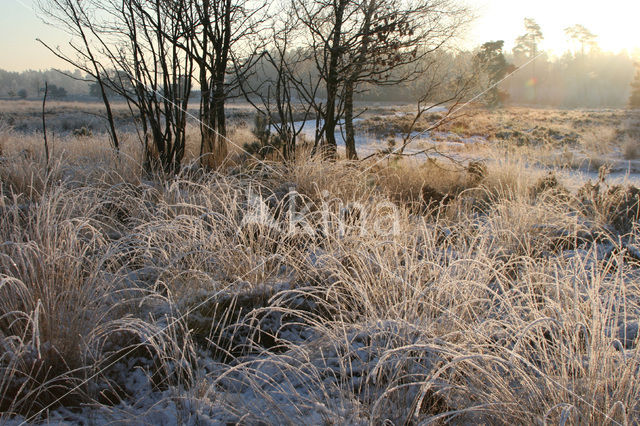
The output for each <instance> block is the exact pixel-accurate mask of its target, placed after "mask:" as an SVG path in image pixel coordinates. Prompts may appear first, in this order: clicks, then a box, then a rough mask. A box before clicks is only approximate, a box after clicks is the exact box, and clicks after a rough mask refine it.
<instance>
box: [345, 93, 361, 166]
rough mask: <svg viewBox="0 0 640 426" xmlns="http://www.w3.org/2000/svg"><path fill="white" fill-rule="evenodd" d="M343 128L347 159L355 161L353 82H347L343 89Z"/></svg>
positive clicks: (356, 156) (356, 154) (356, 155)
mask: <svg viewBox="0 0 640 426" xmlns="http://www.w3.org/2000/svg"><path fill="white" fill-rule="evenodd" d="M344 126H345V132H346V135H345V141H344V143H345V145H346V148H347V159H348V160H357V159H358V153H357V152H356V139H355V130H354V129H353V81H351V80H349V81H347V82H346V83H345V87H344Z"/></svg>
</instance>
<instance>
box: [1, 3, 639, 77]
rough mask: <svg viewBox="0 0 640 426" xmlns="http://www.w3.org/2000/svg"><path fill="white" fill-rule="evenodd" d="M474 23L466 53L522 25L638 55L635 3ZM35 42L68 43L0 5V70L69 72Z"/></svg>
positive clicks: (493, 10)
mask: <svg viewBox="0 0 640 426" xmlns="http://www.w3.org/2000/svg"><path fill="white" fill-rule="evenodd" d="M466 3H467V4H468V5H469V6H471V7H472V8H473V9H474V10H475V14H476V16H477V18H476V19H475V21H474V22H473V23H472V24H471V26H470V28H469V30H468V32H467V34H466V35H465V37H464V41H463V43H464V46H466V47H468V48H472V47H475V46H479V45H480V44H482V43H484V42H485V41H490V40H504V41H505V47H506V49H507V50H510V49H511V48H512V47H513V44H514V40H515V38H516V37H517V36H519V35H521V34H522V33H523V32H524V29H523V20H524V18H525V17H529V18H533V19H535V20H536V22H537V23H538V24H539V25H540V27H541V29H542V32H543V35H544V41H543V42H542V43H541V47H542V48H544V49H546V50H547V51H549V52H550V53H552V54H558V55H559V54H562V53H563V52H564V51H565V50H567V48H568V47H569V45H568V42H567V40H566V36H565V34H564V29H565V28H566V27H568V26H571V25H574V24H582V25H584V26H585V27H586V28H587V29H589V30H590V31H591V32H592V33H594V34H596V35H597V36H598V39H597V41H598V43H599V45H600V47H601V48H602V49H603V50H608V51H614V52H618V51H620V50H622V49H626V50H627V51H628V52H629V53H631V54H635V55H639V54H640V30H638V27H640V1H638V0H607V1H602V0H599V1H592V0H530V1H521V0H475V1H474V0H466ZM36 38H41V39H42V40H44V41H46V42H47V43H49V44H50V45H53V46H57V45H64V44H66V43H67V41H68V36H66V35H65V34H64V33H63V32H62V31H60V30H59V29H57V28H55V27H52V26H49V25H46V24H44V23H43V22H42V20H41V19H40V18H39V17H38V15H37V14H36V12H35V11H34V6H33V0H0V40H1V42H0V69H5V70H10V71H22V70H25V69H48V68H52V67H55V68H62V69H69V68H70V67H69V66H68V65H66V64H65V63H63V62H62V61H61V60H59V59H56V58H55V57H54V56H53V55H52V54H51V53H50V52H49V51H47V50H46V49H45V48H44V47H43V46H42V45H41V44H40V43H38V42H37V41H36Z"/></svg>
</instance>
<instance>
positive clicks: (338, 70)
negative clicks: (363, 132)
mask: <svg viewBox="0 0 640 426" xmlns="http://www.w3.org/2000/svg"><path fill="white" fill-rule="evenodd" d="M294 7H295V10H296V12H297V16H298V18H299V19H300V22H301V23H302V24H303V25H304V26H305V27H306V28H307V29H308V31H307V37H306V43H307V48H308V49H309V50H310V51H312V52H313V56H314V62H315V64H316V68H317V71H318V75H319V77H320V78H321V79H322V80H323V82H324V86H325V89H326V105H325V108H324V110H323V111H322V114H323V119H324V137H325V141H326V144H325V145H326V151H327V155H328V156H329V157H331V158H335V155H336V147H337V143H336V139H335V131H336V127H337V125H338V123H339V121H340V118H342V115H343V114H344V119H345V129H346V137H345V144H346V149H347V157H348V158H351V159H355V158H357V153H356V149H355V137H354V135H355V132H354V127H353V119H354V106H353V105H354V104H353V98H354V93H356V91H357V90H358V87H360V86H362V85H364V84H366V85H367V86H368V87H371V86H372V85H392V84H399V83H402V82H406V81H410V80H411V79H414V78H417V77H418V76H419V75H420V74H421V73H422V72H423V71H424V68H423V67H422V64H423V63H424V62H423V61H422V60H423V59H424V58H425V57H427V56H428V55H430V54H432V53H433V52H436V51H437V50H438V49H440V48H441V47H443V46H444V45H445V43H446V42H447V41H449V40H450V39H452V38H453V37H454V36H456V35H457V34H458V33H459V31H460V29H461V28H462V27H463V25H462V24H463V23H464V22H465V21H466V20H467V19H468V17H469V12H468V10H467V9H465V8H464V7H460V6H458V5H457V4H456V3H455V2H453V1H451V0H419V1H403V0H335V1H333V0H314V1H310V0H309V1H301V2H295V4H294Z"/></svg>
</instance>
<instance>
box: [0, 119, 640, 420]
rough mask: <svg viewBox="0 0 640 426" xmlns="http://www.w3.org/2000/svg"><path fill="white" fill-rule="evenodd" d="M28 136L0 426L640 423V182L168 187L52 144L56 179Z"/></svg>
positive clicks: (429, 168) (240, 167)
mask: <svg viewBox="0 0 640 426" xmlns="http://www.w3.org/2000/svg"><path fill="white" fill-rule="evenodd" d="M25 138H26V137H21V136H18V135H16V134H13V133H11V132H8V131H6V132H5V134H4V139H2V140H3V141H4V146H5V150H4V152H5V153H4V154H3V155H4V157H3V160H2V163H1V164H0V180H1V184H2V193H1V194H2V198H1V199H0V213H1V214H0V411H1V412H2V417H1V420H2V422H7V423H9V424H12V423H21V422H23V421H27V422H38V421H42V422H51V423H58V422H91V423H103V422H105V423H106V422H134V423H153V424H159V423H165V424H173V423H185V424H202V423H228V422H233V423H243V424H257V423H267V424H283V423H290V424H322V423H326V424H330V423H358V424H359V423H373V424H381V423H384V422H385V421H386V422H391V423H393V424H410V423H411V424H413V423H439V422H451V423H512V424H513V423H516V424H521V423H525V424H530V423H540V424H541V423H545V422H549V423H560V422H568V423H570V424H578V423H580V424H587V423H588V424H626V423H635V422H638V421H640V411H639V410H640V407H639V405H638V404H639V403H638V401H640V398H639V397H640V379H639V378H638V367H639V365H638V364H639V362H640V353H639V351H640V347H639V346H638V345H637V339H638V320H639V319H640V318H639V317H640V288H639V285H640V274H639V272H640V270H639V269H638V262H640V247H639V246H638V228H637V220H638V203H637V197H638V193H639V191H638V190H636V189H634V188H628V187H625V186H614V185H609V184H608V183H607V180H606V176H605V172H604V171H603V174H602V179H601V180H600V181H599V182H597V183H595V184H590V185H585V186H583V187H582V188H581V189H580V190H579V191H577V192H576V191H573V192H572V191H568V190H567V189H565V185H564V183H563V182H562V181H559V179H558V178H557V177H556V176H555V175H546V176H545V175H544V174H543V173H541V172H539V171H535V170H531V169H528V168H526V167H525V163H522V162H513V161H505V162H502V163H499V162H494V163H488V164H487V165H486V167H484V168H481V169H480V171H479V172H478V171H473V170H472V168H471V167H469V168H468V169H463V168H457V167H454V165H445V164H443V163H442V162H440V163H436V162H425V163H404V162H388V161H382V162H380V163H379V164H375V165H374V164H372V163H358V164H353V163H347V162H338V163H335V164H330V163H325V162H318V161H315V160H308V159H306V160H302V159H301V160H300V161H298V162H296V163H295V164H292V165H289V166H284V165H282V164H278V163H262V164H255V163H250V162H245V163H240V162H236V164H235V165H234V166H233V167H232V168H229V169H228V170H225V171H224V172H223V171H220V172H216V173H214V172H209V173H205V172H202V171H200V170H196V169H195V168H190V167H188V168H185V170H184V172H183V173H181V174H180V175H178V176H175V177H170V178H165V179H161V178H159V177H150V176H145V175H144V174H143V173H142V171H141V170H140V168H139V167H138V166H137V164H139V163H138V160H137V159H139V156H138V155H139V154H137V152H136V148H135V147H136V145H135V143H133V138H132V142H131V145H129V148H126V151H125V154H123V155H121V157H120V158H117V157H115V156H113V155H112V154H109V153H108V152H107V151H104V150H102V149H99V148H97V147H98V146H100V145H102V144H104V143H105V142H106V141H84V142H80V143H79V142H78V140H76V139H69V140H61V141H59V143H60V144H65V143H66V144H67V145H65V146H66V147H67V148H68V149H66V150H59V151H56V154H55V155H54V160H53V162H52V165H51V168H50V170H49V171H48V172H47V171H46V170H45V168H44V167H43V159H42V153H41V150H40V148H39V146H38V144H37V139H36V137H35V136H34V137H33V138H32V139H28V138H27V139H25ZM89 142H93V144H91V143H89ZM18 143H21V144H22V145H23V146H25V148H22V149H26V146H27V145H28V146H31V147H32V148H31V149H30V151H28V152H26V153H25V152H23V151H22V150H21V149H14V148H11V149H8V148H7V147H15V146H16V145H17V144H18ZM29 144H30V145H29ZM83 147H84V148H83ZM566 186H570V185H566ZM427 188H428V189H427ZM445 195H446V197H445Z"/></svg>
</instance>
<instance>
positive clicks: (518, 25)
mask: <svg viewBox="0 0 640 426" xmlns="http://www.w3.org/2000/svg"><path fill="white" fill-rule="evenodd" d="M469 4H472V7H475V8H476V14H477V16H478V19H477V20H476V21H475V23H474V24H472V28H471V31H470V33H469V36H468V38H467V43H468V44H470V45H472V46H474V45H479V44H481V43H483V42H485V41H488V40H504V41H505V48H506V49H507V50H510V49H511V48H512V47H513V45H514V41H515V39H516V37H518V36H519V35H521V34H523V33H524V26H523V19H524V18H525V17H530V18H533V19H534V20H535V21H536V22H537V23H538V24H539V25H540V27H541V29H542V33H543V35H544V40H543V41H542V42H541V43H540V47H541V48H542V49H544V50H546V51H548V52H549V53H551V54H554V55H562V54H563V53H564V52H566V51H576V50H577V49H578V47H577V45H576V43H575V42H572V41H571V40H570V39H569V37H568V36H567V34H566V33H565V28H567V27H570V26H572V25H575V24H580V25H583V26H584V27H586V28H587V29H588V30H589V31H590V32H591V33H593V34H594V35H595V36H596V39H595V41H596V43H597V46H598V48H599V49H601V50H604V51H612V52H620V51H623V50H626V51H627V52H628V53H629V54H632V55H634V56H636V57H637V56H639V55H640V32H639V31H637V25H638V23H637V20H638V17H639V16H640V2H637V1H630V0H610V1H608V2H606V3H603V2H601V1H593V0H586V1H584V0H567V1H564V0H563V1H558V0H538V1H535V2H523V1H510V0H481V1H480V2H473V3H471V2H469Z"/></svg>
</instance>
